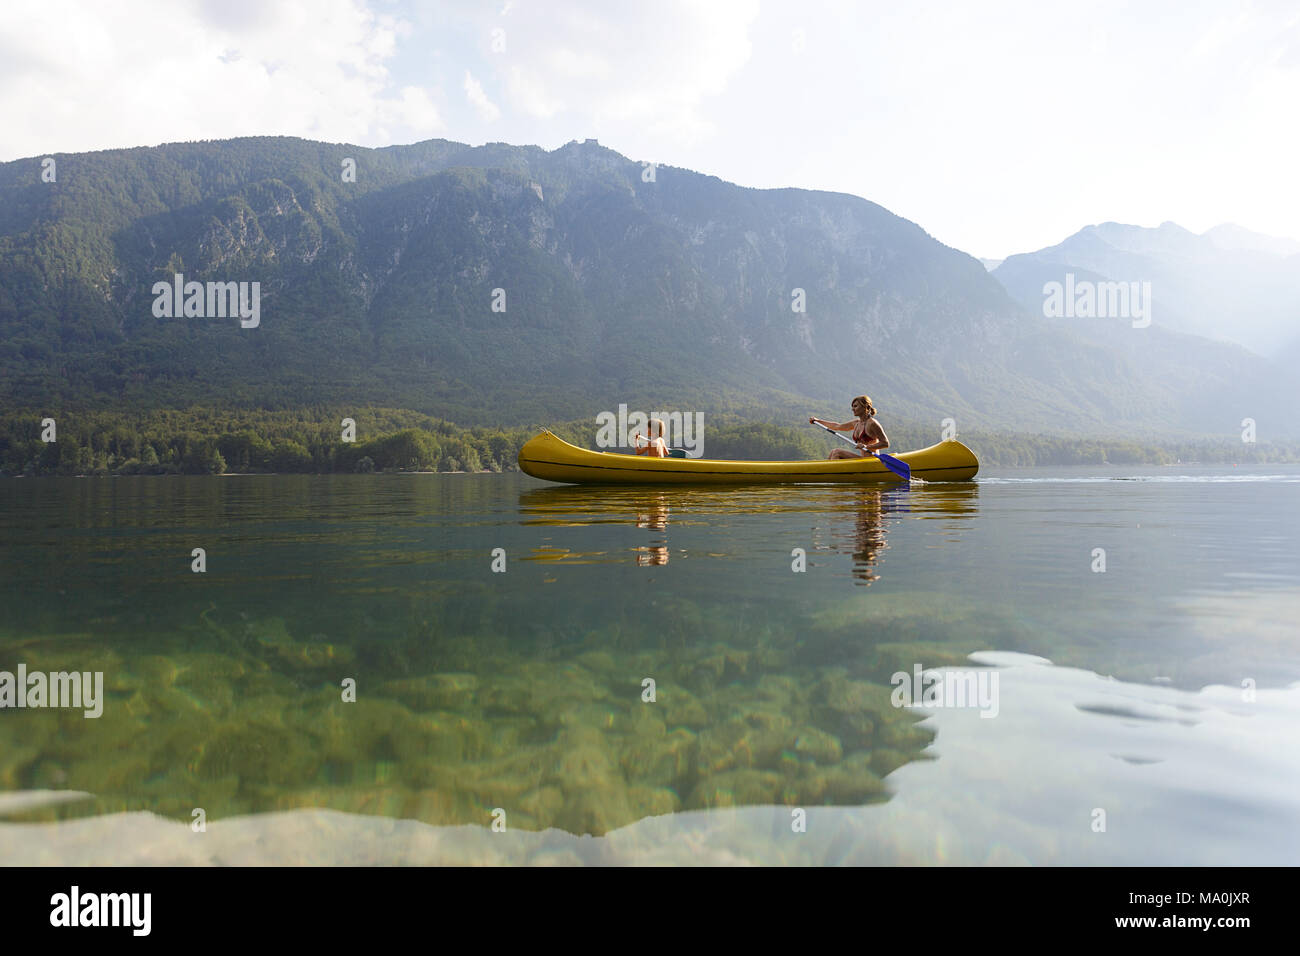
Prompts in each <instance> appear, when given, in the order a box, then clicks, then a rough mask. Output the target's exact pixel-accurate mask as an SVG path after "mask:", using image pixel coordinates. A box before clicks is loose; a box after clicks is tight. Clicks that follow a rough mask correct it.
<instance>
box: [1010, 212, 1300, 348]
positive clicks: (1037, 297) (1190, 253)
mask: <svg viewBox="0 0 1300 956" xmlns="http://www.w3.org/2000/svg"><path fill="white" fill-rule="evenodd" d="M1069 273H1072V274H1074V275H1075V277H1076V279H1078V278H1080V277H1081V276H1082V275H1083V274H1085V273H1086V274H1088V275H1090V276H1092V277H1093V280H1094V281H1109V282H1127V283H1133V282H1136V283H1139V284H1141V283H1149V284H1150V291H1151V300H1152V324H1153V325H1154V326H1158V327H1160V328H1163V329H1166V330H1170V331H1173V332H1183V333H1187V334H1191V335H1197V336H1201V337H1204V338H1209V339H1214V340H1217V341H1224V342H1232V343H1235V344H1237V345H1241V346H1244V347H1245V348H1247V349H1249V350H1251V351H1253V352H1256V353H1257V354H1259V355H1262V356H1265V357H1274V356H1278V355H1280V354H1281V353H1283V352H1284V351H1287V350H1289V349H1290V348H1292V347H1293V346H1294V345H1295V344H1296V343H1297V342H1300V243H1297V242H1295V241H1293V240H1289V239H1275V238H1273V237H1270V236H1261V235H1258V234H1256V233H1252V232H1249V231H1247V230H1245V229H1242V228H1240V227H1239V226H1233V225H1222V226H1217V227H1215V228H1214V229H1211V230H1209V231H1208V232H1206V233H1204V234H1202V235H1199V236H1198V235H1196V234H1195V233H1192V232H1189V231H1188V230H1186V229H1184V228H1183V227H1181V226H1179V225H1177V224H1175V223H1172V222H1166V223H1164V224H1162V225H1161V226H1159V227H1158V228H1155V229H1147V228H1143V227H1141V226H1131V225H1124V224H1121V223H1115V222H1107V223H1102V224H1101V225H1095V226H1087V227H1085V228H1084V229H1081V230H1079V231H1078V232H1077V233H1075V234H1074V235H1072V236H1070V237H1069V238H1068V239H1066V240H1065V241H1064V242H1061V243H1059V244H1058V245H1055V246H1051V247H1049V248H1046V249H1039V250H1038V251H1037V252H1030V253H1023V254H1021V255H1014V256H1010V257H1008V258H1007V259H1006V260H1005V261H1004V262H1003V263H1002V264H1001V265H1000V266H998V267H997V268H996V269H995V270H994V271H993V274H994V276H996V277H997V278H998V280H999V281H1001V282H1002V284H1003V285H1004V286H1005V287H1006V288H1007V290H1008V291H1009V292H1011V294H1012V295H1013V296H1015V297H1016V298H1017V299H1018V300H1019V301H1020V302H1021V303H1022V304H1024V305H1025V306H1026V307H1027V308H1030V309H1034V310H1041V309H1042V306H1043V300H1044V294H1043V286H1044V285H1045V284H1046V283H1048V282H1053V281H1055V282H1064V281H1065V276H1066V274H1069Z"/></svg>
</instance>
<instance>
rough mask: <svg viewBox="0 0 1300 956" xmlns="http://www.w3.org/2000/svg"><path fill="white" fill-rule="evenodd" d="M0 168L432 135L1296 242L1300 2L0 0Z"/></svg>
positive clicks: (990, 250) (905, 200)
mask: <svg viewBox="0 0 1300 956" xmlns="http://www.w3.org/2000/svg"><path fill="white" fill-rule="evenodd" d="M0 118H3V122H0V161H7V160H15V159H20V158H27V157H40V156H43V155H48V154H52V153H59V152H79V151H84V150H95V149H108V148H116V147H125V146H141V145H155V144H158V143H164V142H175V141H180V140H196V139H222V138H226V137H233V136H253V135H291V136H302V137H306V138H309V139H320V140H326V141H329V142H347V143H354V144H357V145H361V146H387V145H392V144H402V143H412V142H418V141H420V140H425V139H431V138H435V137H440V138H445V139H450V140H455V141H458V142H465V143H472V144H480V143H485V142H507V143H515V144H535V145H538V146H542V147H544V148H547V149H554V148H556V147H559V146H562V145H563V144H564V143H566V142H569V141H570V140H575V139H579V140H581V139H587V138H595V139H598V140H600V142H601V143H602V144H603V145H605V146H608V147H610V148H612V149H615V150H617V151H619V152H620V153H623V154H624V155H626V156H629V157H631V158H632V159H636V160H641V161H649V162H655V163H662V164H664V165H666V166H675V167H683V168H687V169H693V170H697V171H699V172H703V173H708V174H710V175H714V176H718V177H720V178H722V179H725V180H728V181H731V182H735V183H739V184H741V185H744V186H755V187H763V188H767V187H787V186H797V187H803V188H808V189H825V190H831V191H836V192H846V193H852V194H854V195H858V196H863V197H865V198H867V199H870V200H872V201H873V202H877V203H879V204H880V205H882V206H885V207H886V208H888V209H889V210H891V211H892V212H894V213H897V214H898V215H900V216H903V217H905V218H907V219H910V220H912V221H914V222H916V223H918V224H919V225H920V226H922V228H924V229H925V230H926V231H927V232H929V233H930V234H931V235H933V236H934V237H935V238H937V239H939V240H940V241H942V242H944V243H946V244H948V245H950V246H954V247H956V248H958V249H962V250H964V251H966V252H969V253H971V254H972V255H976V256H985V257H992V258H1001V257H1003V256H1006V255H1009V254H1011V253H1014V252H1025V251H1030V250H1033V249H1038V248H1042V247H1044V246H1048V245H1053V244H1055V243H1057V242H1059V241H1061V240H1062V239H1064V238H1065V237H1066V236H1068V235H1070V234H1072V233H1074V232H1076V231H1078V230H1079V229H1080V228H1082V227H1083V226H1086V225H1089V224H1091V223H1099V222H1106V221H1117V222H1127V223H1135V224H1138V225H1144V226H1156V225H1159V224H1160V223H1162V222H1164V221H1167V220H1172V221H1174V222H1177V223H1179V224H1180V225H1182V226H1185V227H1187V228H1189V229H1191V230H1193V231H1195V232H1202V231H1204V230H1206V229H1208V228H1210V227H1211V226H1215V225H1218V224H1219V223H1222V222H1235V223H1237V224H1239V225H1242V226H1245V227H1246V228H1248V229H1252V230H1255V231H1258V232H1262V233H1265V234H1270V235H1277V236H1288V237H1293V238H1300V188H1297V183H1296V179H1297V175H1298V174H1300V122H1298V118H1300V3H1297V2H1296V0H1221V2H1203V0H1185V2H1163V0H1131V2H1122V0H1095V2H1079V3H1075V2H1056V0H1026V2H1016V0H1006V2H996V0H987V2H978V3H977V2H960V0H954V2H948V0H936V2H924V0H920V2H914V3H907V2H902V3H900V2H898V0H890V2H884V3H881V2H876V0H862V2H852V0H848V2H835V0H797V2H760V0H653V2H651V0H635V2H624V0H606V2H599V0H491V2H468V0H466V2H460V0H449V2H417V0H402V2H396V0H112V2H107V3H106V2H100V0H94V2H90V0H80V2H79V0H31V2H28V0H3V2H2V3H0Z"/></svg>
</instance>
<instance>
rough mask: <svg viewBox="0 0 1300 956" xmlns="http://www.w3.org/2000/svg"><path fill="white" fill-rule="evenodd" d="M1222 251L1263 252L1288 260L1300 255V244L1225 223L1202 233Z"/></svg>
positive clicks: (1292, 240) (1293, 240)
mask: <svg viewBox="0 0 1300 956" xmlns="http://www.w3.org/2000/svg"><path fill="white" fill-rule="evenodd" d="M1202 235H1203V236H1205V238H1207V239H1209V240H1210V241H1212V242H1213V243H1214V244H1215V245H1216V246H1218V247H1219V248H1220V249H1228V250H1244V251H1249V252H1263V253H1266V254H1268V255H1270V256H1276V257H1278V258H1286V257H1287V256H1294V255H1297V254H1300V242H1297V241H1296V240H1295V239H1279V238H1278V237H1276V236H1262V235H1260V234H1259V233H1257V232H1251V231H1250V230H1249V229H1242V228H1241V226H1237V225H1233V224H1232V223H1230V222H1225V223H1224V224H1223V225H1221V226H1215V227H1214V228H1213V229H1208V230H1206V231H1205V232H1204V233H1202Z"/></svg>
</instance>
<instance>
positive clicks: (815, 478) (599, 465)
mask: <svg viewBox="0 0 1300 956" xmlns="http://www.w3.org/2000/svg"><path fill="white" fill-rule="evenodd" d="M894 457H896V458H899V459H901V460H903V461H905V462H907V464H908V466H909V467H910V468H911V469H912V475H913V477H916V478H924V479H925V480H926V481H969V480H970V479H972V478H974V477H975V473H976V472H978V471H979V467H980V463H979V461H978V459H976V457H975V453H974V452H972V451H971V450H970V449H969V448H967V447H966V446H965V445H963V444H962V443H961V442H959V441H944V442H940V443H939V444H937V445H931V446H930V447H929V448H922V449H920V450H919V451H909V452H904V453H903V454H901V455H895V456H894ZM519 470H520V471H522V472H524V474H527V475H532V476H533V477H534V478H545V479H546V480H547V481H563V482H568V483H570V484H620V485H650V484H653V485H662V484H674V485H721V484H752V483H766V484H775V483H781V482H821V481H856V482H901V481H902V480H903V479H901V478H899V477H898V476H897V475H895V474H894V473H893V472H892V471H890V470H889V469H888V468H886V467H885V466H884V465H882V464H881V463H880V461H879V460H878V459H876V458H848V459H843V460H840V461H829V460H818V461H720V460H715V459H710V458H648V457H644V456H639V455H631V454H626V453H623V452H609V451H588V450H587V449H585V448H579V447H577V446H576V445H570V444H569V443H568V442H567V441H564V440H563V439H560V438H556V437H555V436H554V435H552V434H551V433H550V432H548V431H543V432H542V433H541V434H540V435H538V436H537V437H536V438H532V439H530V440H529V441H528V443H527V444H525V445H524V447H523V448H521V449H519Z"/></svg>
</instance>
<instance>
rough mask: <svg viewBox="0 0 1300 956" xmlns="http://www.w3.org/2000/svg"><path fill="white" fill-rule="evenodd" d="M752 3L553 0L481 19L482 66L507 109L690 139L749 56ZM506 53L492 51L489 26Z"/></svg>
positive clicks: (706, 126) (700, 132)
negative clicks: (493, 75)
mask: <svg viewBox="0 0 1300 956" xmlns="http://www.w3.org/2000/svg"><path fill="white" fill-rule="evenodd" d="M757 17H758V4H757V3H756V2H754V0H719V2H711V3H694V2H691V0H671V2H659V3H653V4H650V3H637V4H627V5H622V4H620V5H612V4H611V5H609V6H605V5H601V4H593V3H584V2H581V0H552V2H548V3H545V4H531V5H528V6H522V5H521V6H519V7H517V8H515V9H513V11H512V16H511V18H510V21H509V24H508V26H506V25H505V24H504V21H502V20H501V19H499V18H498V17H495V16H484V17H481V18H480V19H479V21H478V28H479V31H480V36H481V37H482V43H483V48H484V51H485V53H487V54H488V55H486V56H485V58H484V63H485V65H486V66H487V67H488V68H490V69H495V70H497V71H499V80H500V85H501V86H502V87H503V88H504V90H505V93H506V97H507V101H508V104H509V106H510V107H511V108H512V109H515V110H518V111H519V112H520V113H522V114H524V115H525V116H528V117H532V118H536V119H545V120H551V119H557V118H560V117H562V116H563V115H565V114H569V115H568V117H567V119H568V121H569V122H570V123H572V122H574V121H578V122H581V123H582V124H583V125H584V126H591V125H594V127H595V129H594V130H593V131H594V132H601V133H602V134H604V133H605V132H606V131H608V132H611V133H613V134H614V136H615V138H619V137H620V135H621V134H622V133H627V134H628V135H629V136H634V135H635V134H637V133H639V132H641V131H648V130H655V131H658V133H659V134H660V135H662V136H664V137H665V138H667V139H670V140H677V141H679V142H681V141H694V140H696V139H698V138H700V137H703V136H707V135H708V134H709V132H710V131H711V130H712V129H713V128H714V127H713V123H712V121H711V119H710V117H709V113H708V107H709V101H710V99H711V98H712V97H714V96H716V95H717V94H719V93H721V92H722V91H723V90H724V89H726V88H727V86H728V84H729V83H730V82H731V81H732V80H733V79H734V78H735V77H736V75H737V74H738V73H739V72H740V70H741V69H742V68H743V67H744V66H745V64H746V63H747V62H748V61H749V59H750V57H751V55H752V53H753V50H752V47H751V44H750V41H749V29H750V27H751V25H752V24H753V22H754V21H755V20H756V18H757ZM494 29H502V30H506V31H507V32H506V37H507V42H506V50H505V52H503V53H499V54H491V47H490V44H491V31H492V30H494Z"/></svg>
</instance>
